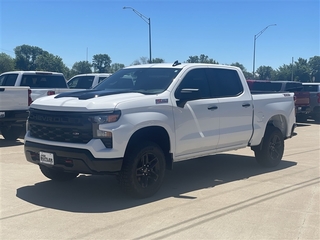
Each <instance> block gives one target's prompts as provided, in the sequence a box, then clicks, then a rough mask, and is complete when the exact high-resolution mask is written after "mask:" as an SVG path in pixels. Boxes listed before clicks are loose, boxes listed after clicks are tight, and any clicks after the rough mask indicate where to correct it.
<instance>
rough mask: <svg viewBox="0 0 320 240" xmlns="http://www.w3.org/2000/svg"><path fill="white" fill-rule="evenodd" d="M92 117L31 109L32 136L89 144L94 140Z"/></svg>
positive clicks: (30, 127) (76, 113)
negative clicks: (90, 118)
mask: <svg viewBox="0 0 320 240" xmlns="http://www.w3.org/2000/svg"><path fill="white" fill-rule="evenodd" d="M90 115H92V113H91V114H88V113H81V112H56V111H44V110H35V109H30V114H29V119H28V122H29V131H30V135H31V136H32V137H34V138H39V139H43V140H48V141H58V142H69V143H83V144H85V143H88V142H89V141H90V140H91V139H92V138H93V133H92V123H91V122H90V120H89V116H90Z"/></svg>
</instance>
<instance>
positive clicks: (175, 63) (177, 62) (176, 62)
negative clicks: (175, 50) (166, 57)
mask: <svg viewBox="0 0 320 240" xmlns="http://www.w3.org/2000/svg"><path fill="white" fill-rule="evenodd" d="M180 64H181V63H179V61H178V60H177V61H175V62H174V63H173V64H172V67H174V66H177V65H180Z"/></svg>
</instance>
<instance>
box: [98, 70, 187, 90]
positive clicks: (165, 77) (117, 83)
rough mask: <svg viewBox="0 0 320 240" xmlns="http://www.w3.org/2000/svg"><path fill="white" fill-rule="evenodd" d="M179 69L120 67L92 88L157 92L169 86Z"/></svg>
mask: <svg viewBox="0 0 320 240" xmlns="http://www.w3.org/2000/svg"><path fill="white" fill-rule="evenodd" d="M180 70H181V69H177V68H128V69H121V70H119V71H117V72H116V73H114V74H113V75H111V76H110V77H109V78H107V79H106V80H104V81H103V82H102V83H101V84H99V85H98V86H96V87H95V88H94V89H96V90H106V89H121V90H128V91H130V92H139V93H144V94H158V93H162V92H164V91H165V90H166V89H167V88H168V87H169V85H170V84H171V82H172V80H173V79H174V78H175V77H176V76H177V74H178V73H179V72H180Z"/></svg>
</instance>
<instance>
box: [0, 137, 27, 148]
mask: <svg viewBox="0 0 320 240" xmlns="http://www.w3.org/2000/svg"><path fill="white" fill-rule="evenodd" d="M23 144H24V143H23V139H19V138H18V139H17V140H15V141H11V140H6V139H0V148H2V147H12V146H19V145H23Z"/></svg>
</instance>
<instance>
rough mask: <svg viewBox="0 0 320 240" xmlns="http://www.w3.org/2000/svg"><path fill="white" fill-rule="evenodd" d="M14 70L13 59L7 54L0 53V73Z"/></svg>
mask: <svg viewBox="0 0 320 240" xmlns="http://www.w3.org/2000/svg"><path fill="white" fill-rule="evenodd" d="M12 70H14V59H13V58H12V57H10V56H9V55H8V54H5V53H0V73H3V72H9V71H12Z"/></svg>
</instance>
